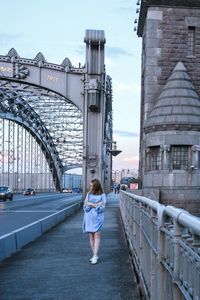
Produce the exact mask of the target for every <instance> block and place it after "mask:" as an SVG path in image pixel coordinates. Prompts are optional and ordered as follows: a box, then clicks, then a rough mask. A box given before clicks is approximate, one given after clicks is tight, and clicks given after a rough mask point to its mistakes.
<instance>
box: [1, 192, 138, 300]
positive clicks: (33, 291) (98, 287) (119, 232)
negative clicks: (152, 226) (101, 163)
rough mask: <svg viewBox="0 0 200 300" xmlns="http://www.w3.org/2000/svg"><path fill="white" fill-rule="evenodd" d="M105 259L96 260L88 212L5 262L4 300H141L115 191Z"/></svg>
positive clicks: (102, 249)
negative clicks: (85, 226)
mask: <svg viewBox="0 0 200 300" xmlns="http://www.w3.org/2000/svg"><path fill="white" fill-rule="evenodd" d="M107 199H108V200H107V207H106V211H105V224H104V230H103V231H102V235H101V237H102V239H101V246H100V252H99V256H100V258H99V261H98V263H97V264H96V265H91V264H90V262H89V259H90V257H91V250H90V247H89V241H88V234H83V233H82V230H81V225H82V219H83V212H82V211H80V212H78V213H76V214H75V215H73V216H71V217H69V218H67V219H66V220H65V221H64V222H63V223H61V224H60V225H58V226H56V227H55V228H53V229H51V230H50V231H49V232H47V233H46V234H44V235H43V236H41V237H40V238H38V239H37V240H36V241H34V242H32V243H30V244H29V245H27V246H25V247H24V248H23V249H21V250H20V251H19V252H17V253H15V254H14V255H12V256H11V257H9V258H7V259H5V260H4V261H3V262H1V263H0V299H1V300H15V299H24V300H102V299H103V300H111V299H112V300H139V299H140V297H139V292H138V289H137V285H136V282H135V277H134V273H133V270H132V267H131V260H130V257H129V251H128V248H127V245H126V241H125V237H124V233H123V229H122V224H121V219H120V213H119V205H118V201H119V196H118V195H115V194H109V195H108V197H107Z"/></svg>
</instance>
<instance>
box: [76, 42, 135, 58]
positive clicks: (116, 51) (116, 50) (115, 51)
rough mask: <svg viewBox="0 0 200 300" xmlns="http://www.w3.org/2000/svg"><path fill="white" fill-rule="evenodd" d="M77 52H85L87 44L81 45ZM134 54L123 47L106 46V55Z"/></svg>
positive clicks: (81, 53) (80, 53)
mask: <svg viewBox="0 0 200 300" xmlns="http://www.w3.org/2000/svg"><path fill="white" fill-rule="evenodd" d="M75 52H76V53H77V54H79V55H83V54H85V46H81V45H80V46H79V47H78V48H77V49H76V50H75ZM119 56H133V54H132V53H130V52H128V51H126V50H125V49H123V48H121V47H106V57H112V58H113V57H114V58H115V57H119Z"/></svg>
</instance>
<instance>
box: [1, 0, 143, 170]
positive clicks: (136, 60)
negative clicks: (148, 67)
mask: <svg viewBox="0 0 200 300" xmlns="http://www.w3.org/2000/svg"><path fill="white" fill-rule="evenodd" d="M136 2H137V1H136V0H101V1H99V0H73V1H72V0H57V1H54V0H17V1H16V0H9V1H3V0H0V3H1V12H2V13H1V30H0V55H6V54H7V53H8V51H9V50H10V49H11V48H15V50H16V51H17V53H18V54H19V56H20V57H24V58H34V57H35V56H36V55H37V53H38V52H42V53H43V55H44V56H45V59H46V60H47V61H48V62H53V63H58V64H61V63H62V61H63V60H64V59H65V58H66V57H68V58H69V59H70V61H71V63H72V65H74V66H75V67H78V65H79V63H81V65H83V64H84V63H85V44H84V42H83V39H84V36H85V30H86V29H99V30H104V31H105V36H106V46H105V47H106V48H105V64H106V73H107V74H108V75H109V76H111V78H112V84H113V131H114V136H113V140H115V141H116V142H117V148H118V149H119V150H122V153H120V154H119V155H118V156H116V157H114V158H113V170H122V169H131V170H135V171H137V169H138V160H139V130H140V129H139V126H140V69H141V66H140V65H141V42H142V41H141V38H138V37H137V35H136V32H135V31H134V27H135V24H134V20H135V19H136V18H138V15H137V14H136V8H137V6H136Z"/></svg>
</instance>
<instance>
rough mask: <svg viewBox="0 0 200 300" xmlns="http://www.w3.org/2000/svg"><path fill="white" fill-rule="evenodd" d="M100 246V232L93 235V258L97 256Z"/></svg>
mask: <svg viewBox="0 0 200 300" xmlns="http://www.w3.org/2000/svg"><path fill="white" fill-rule="evenodd" d="M99 246H100V231H97V232H95V233H94V256H98V251H99Z"/></svg>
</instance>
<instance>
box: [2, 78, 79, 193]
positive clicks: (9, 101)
mask: <svg viewBox="0 0 200 300" xmlns="http://www.w3.org/2000/svg"><path fill="white" fill-rule="evenodd" d="M0 117H1V118H5V119H10V120H12V121H14V122H16V123H18V124H20V125H22V126H23V127H24V128H25V129H26V130H28V131H29V132H30V134H31V135H32V136H34V137H35V139H36V140H37V142H38V144H39V145H40V147H41V149H42V151H43V153H44V155H45V157H46V160H47V162H48V164H49V167H50V170H51V172H52V176H53V180H54V183H55V187H56V189H57V190H61V188H62V187H61V176H62V174H63V172H64V171H65V170H68V169H70V168H72V167H77V166H79V167H80V166H81V164H82V130H83V129H82V113H81V112H80V110H79V109H78V108H77V107H76V106H74V105H73V104H72V103H71V102H70V101H69V100H68V99H65V98H64V97H61V96H60V95H57V94H55V93H53V92H50V91H47V90H43V89H41V88H40V87H36V86H31V85H27V84H26V85H25V84H23V83H19V82H14V83H11V82H10V81H7V80H3V81H0Z"/></svg>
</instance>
